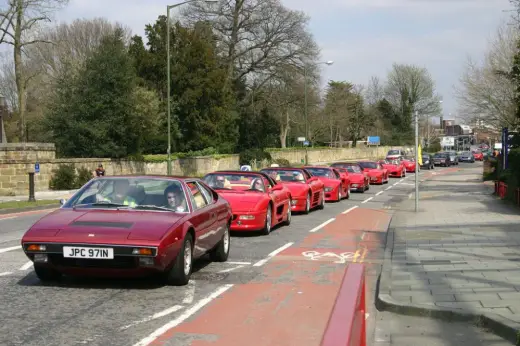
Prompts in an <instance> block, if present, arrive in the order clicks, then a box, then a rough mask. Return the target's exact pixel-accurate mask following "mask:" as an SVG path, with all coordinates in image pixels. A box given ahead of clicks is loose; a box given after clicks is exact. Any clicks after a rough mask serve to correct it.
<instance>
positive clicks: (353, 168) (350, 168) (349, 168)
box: [345, 165, 363, 173]
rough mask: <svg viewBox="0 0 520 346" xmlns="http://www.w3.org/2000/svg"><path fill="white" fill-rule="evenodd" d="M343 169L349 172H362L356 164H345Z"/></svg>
mask: <svg viewBox="0 0 520 346" xmlns="http://www.w3.org/2000/svg"><path fill="white" fill-rule="evenodd" d="M345 169H346V170H347V171H348V172H349V173H361V172H363V171H362V169H361V167H359V166H357V165H350V166H346V167H345Z"/></svg>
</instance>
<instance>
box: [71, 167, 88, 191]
mask: <svg viewBox="0 0 520 346" xmlns="http://www.w3.org/2000/svg"><path fill="white" fill-rule="evenodd" d="M90 179H92V172H91V171H90V170H88V169H87V168H85V167H81V168H79V169H78V176H77V177H76V184H75V185H76V188H77V189H79V188H80V187H82V186H83V185H85V184H86V183H88V182H89V181H90Z"/></svg>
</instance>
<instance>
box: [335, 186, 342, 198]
mask: <svg viewBox="0 0 520 346" xmlns="http://www.w3.org/2000/svg"><path fill="white" fill-rule="evenodd" d="M336 198H337V199H338V200H337V201H336V202H340V201H341V185H340V186H338V195H337V196H336Z"/></svg>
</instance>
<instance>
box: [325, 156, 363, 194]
mask: <svg viewBox="0 0 520 346" xmlns="http://www.w3.org/2000/svg"><path fill="white" fill-rule="evenodd" d="M330 166H331V167H334V168H336V169H337V170H339V171H340V172H341V170H345V171H347V172H348V176H349V178H350V191H357V192H361V193H364V192H365V191H366V190H369V189H370V179H369V178H368V174H366V173H363V169H362V168H361V166H360V165H358V164H357V163H354V162H335V163H333V164H332V165H330Z"/></svg>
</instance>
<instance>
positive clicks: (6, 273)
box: [0, 272, 12, 276]
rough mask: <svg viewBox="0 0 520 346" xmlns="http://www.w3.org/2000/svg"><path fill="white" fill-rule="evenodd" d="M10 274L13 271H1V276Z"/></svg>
mask: <svg viewBox="0 0 520 346" xmlns="http://www.w3.org/2000/svg"><path fill="white" fill-rule="evenodd" d="M9 274H12V273H11V272H3V273H0V276H7V275H9Z"/></svg>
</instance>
